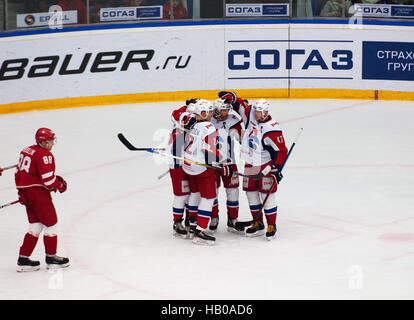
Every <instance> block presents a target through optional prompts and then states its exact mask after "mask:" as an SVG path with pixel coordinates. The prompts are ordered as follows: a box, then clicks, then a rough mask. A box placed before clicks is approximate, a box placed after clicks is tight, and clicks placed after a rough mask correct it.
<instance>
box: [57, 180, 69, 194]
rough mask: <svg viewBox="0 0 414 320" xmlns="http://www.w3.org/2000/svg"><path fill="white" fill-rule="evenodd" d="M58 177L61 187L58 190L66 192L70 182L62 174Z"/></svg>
mask: <svg viewBox="0 0 414 320" xmlns="http://www.w3.org/2000/svg"><path fill="white" fill-rule="evenodd" d="M56 179H58V180H59V181H60V187H59V188H58V191H59V192H60V193H63V192H65V191H66V189H67V188H68V184H67V183H66V181H65V180H64V179H63V178H62V177H61V176H56Z"/></svg>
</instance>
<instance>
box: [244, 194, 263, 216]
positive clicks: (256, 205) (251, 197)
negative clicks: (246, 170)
mask: <svg viewBox="0 0 414 320" xmlns="http://www.w3.org/2000/svg"><path fill="white" fill-rule="evenodd" d="M246 196H247V200H248V202H249V207H250V212H251V214H252V217H253V219H256V216H257V215H258V213H259V211H260V208H261V207H262V202H261V200H260V196H259V191H246ZM259 221H263V215H261V216H260V219H259Z"/></svg>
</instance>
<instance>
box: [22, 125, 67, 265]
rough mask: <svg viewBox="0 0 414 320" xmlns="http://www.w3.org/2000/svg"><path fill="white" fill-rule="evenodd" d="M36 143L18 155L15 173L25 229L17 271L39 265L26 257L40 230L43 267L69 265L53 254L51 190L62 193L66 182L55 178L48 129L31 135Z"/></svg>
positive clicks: (51, 135) (51, 134) (54, 218)
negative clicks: (26, 223) (25, 223)
mask: <svg viewBox="0 0 414 320" xmlns="http://www.w3.org/2000/svg"><path fill="white" fill-rule="evenodd" d="M35 140H36V144H35V145H32V146H29V147H26V148H24V149H23V150H22V151H21V152H20V156H19V163H18V165H17V169H16V173H15V182H16V188H17V190H18V195H19V200H20V202H21V203H22V204H23V205H24V206H25V207H26V212H27V218H28V221H29V230H28V232H27V233H26V235H25V236H24V240H23V244H22V246H21V247H20V251H19V258H18V260H17V271H19V272H23V271H35V270H39V269H40V262H39V261H33V260H31V259H30V258H29V257H30V255H31V254H32V252H33V250H34V248H35V246H36V244H37V241H38V238H39V236H40V233H41V232H42V231H44V234H43V242H44V246H45V253H46V259H45V261H46V265H47V268H57V267H60V268H63V267H67V266H69V259H68V258H64V257H59V256H57V255H56V251H57V230H56V224H57V222H58V218H57V214H56V210H55V207H54V205H53V202H52V197H51V195H50V193H51V191H55V192H56V191H59V192H60V193H63V192H65V191H66V188H67V184H66V181H65V180H64V179H63V178H62V177H61V176H58V175H55V159H54V157H53V154H52V153H51V152H50V151H51V150H52V147H53V145H54V144H55V141H56V136H55V133H54V132H53V131H52V130H50V129H48V128H40V129H38V130H37V132H36V135H35Z"/></svg>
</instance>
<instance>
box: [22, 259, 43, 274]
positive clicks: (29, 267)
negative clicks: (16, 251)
mask: <svg viewBox="0 0 414 320" xmlns="http://www.w3.org/2000/svg"><path fill="white" fill-rule="evenodd" d="M39 269H40V262H39V261H34V260H30V259H29V258H28V257H22V256H20V257H19V259H17V272H30V271H37V270H39Z"/></svg>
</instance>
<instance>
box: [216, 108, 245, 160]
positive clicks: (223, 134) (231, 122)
mask: <svg viewBox="0 0 414 320" xmlns="http://www.w3.org/2000/svg"><path fill="white" fill-rule="evenodd" d="M211 123H212V124H214V126H215V127H216V129H217V133H218V136H217V149H218V151H219V152H220V161H221V160H226V159H229V160H231V161H232V163H236V162H235V157H234V143H235V141H237V142H238V143H241V131H242V127H241V124H242V120H241V117H240V116H239V115H238V114H232V113H229V115H228V117H227V119H226V120H217V119H216V118H214V117H213V118H211Z"/></svg>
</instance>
